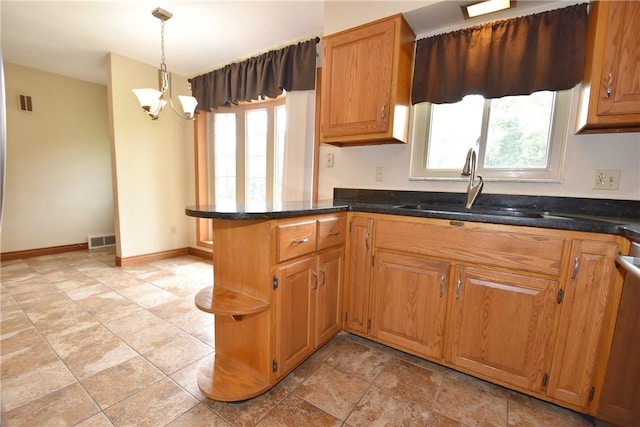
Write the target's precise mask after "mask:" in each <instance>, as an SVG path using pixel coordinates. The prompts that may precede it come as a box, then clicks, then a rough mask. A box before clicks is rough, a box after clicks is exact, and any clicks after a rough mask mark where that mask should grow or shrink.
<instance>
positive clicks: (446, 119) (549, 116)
mask: <svg viewBox="0 0 640 427" xmlns="http://www.w3.org/2000/svg"><path fill="white" fill-rule="evenodd" d="M570 98H571V91H570V90H565V91H559V92H549V91H541V92H535V93H533V94H531V95H521V96H506V97H503V98H496V99H485V98H483V97H482V96H481V95H467V96H465V97H464V98H463V99H462V101H459V102H456V103H451V104H431V103H427V102H422V103H418V104H416V105H414V106H413V138H412V140H413V146H412V153H411V179H412V180H428V179H455V178H461V176H460V172H461V170H462V166H463V165H464V161H465V156H466V153H467V151H468V150H469V149H470V148H473V149H475V150H476V152H477V153H478V167H477V171H478V174H479V175H481V176H482V177H483V178H484V179H485V180H496V181H497V180H504V181H548V182H559V181H560V178H561V172H562V161H563V156H564V147H565V141H566V132H567V122H568V110H569V104H570Z"/></svg>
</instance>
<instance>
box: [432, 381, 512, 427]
mask: <svg viewBox="0 0 640 427" xmlns="http://www.w3.org/2000/svg"><path fill="white" fill-rule="evenodd" d="M433 410H435V411H436V412H439V413H441V414H443V415H445V416H447V417H449V418H453V419H454V420H457V421H460V422H461V423H464V424H468V425H470V426H505V425H506V424H507V398H506V397H503V396H499V395H496V394H493V393H490V392H488V391H486V390H484V389H482V388H480V387H477V386H474V385H472V384H471V383H470V382H468V381H465V380H462V379H459V378H454V377H452V376H448V375H445V376H444V377H443V379H442V384H441V387H440V393H439V394H438V397H437V399H436V401H435V403H434V405H433Z"/></svg>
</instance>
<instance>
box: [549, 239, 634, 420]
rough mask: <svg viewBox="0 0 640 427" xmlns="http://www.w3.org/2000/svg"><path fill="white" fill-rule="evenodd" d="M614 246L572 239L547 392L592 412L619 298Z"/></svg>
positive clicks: (595, 402) (613, 243)
mask: <svg viewBox="0 0 640 427" xmlns="http://www.w3.org/2000/svg"><path fill="white" fill-rule="evenodd" d="M618 250H620V249H619V247H618V245H617V244H616V243H615V242H603V241H592V240H585V239H575V240H573V244H572V247H571V254H570V256H569V260H568V264H569V265H568V271H567V273H568V274H567V279H566V282H565V285H564V298H563V299H564V301H563V303H562V304H563V307H562V316H561V318H560V323H559V325H558V338H557V342H556V348H555V352H554V355H553V363H552V365H551V372H550V377H549V388H548V390H547V394H548V395H549V396H551V397H553V398H555V399H558V400H559V401H562V402H566V403H570V404H572V405H575V406H576V407H579V408H588V409H589V412H590V413H593V412H594V410H595V407H596V404H597V402H598V397H599V396H600V393H601V391H602V390H601V389H602V383H603V381H604V370H605V363H606V360H607V358H608V355H609V348H610V345H611V341H612V336H613V328H614V323H615V318H616V316H617V307H618V303H619V301H620V294H621V289H622V288H621V276H620V274H619V273H618V272H617V270H616V268H615V263H614V261H615V256H616V253H617V252H618Z"/></svg>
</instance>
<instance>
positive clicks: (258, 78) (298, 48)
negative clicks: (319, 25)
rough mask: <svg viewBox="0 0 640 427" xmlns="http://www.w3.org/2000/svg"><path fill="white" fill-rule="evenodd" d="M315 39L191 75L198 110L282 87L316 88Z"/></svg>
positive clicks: (276, 91)
mask: <svg viewBox="0 0 640 427" xmlns="http://www.w3.org/2000/svg"><path fill="white" fill-rule="evenodd" d="M319 40H320V39H318V38H316V39H312V40H309V41H306V42H301V43H298V44H295V45H290V46H287V47H284V48H282V49H279V50H272V51H269V52H267V53H265V54H262V55H259V56H255V57H252V58H249V59H247V60H245V61H242V62H236V63H233V64H229V65H226V66H225V67H223V68H220V69H218V70H214V71H211V72H209V73H207V74H202V75H200V76H197V77H194V78H192V79H190V82H191V91H192V93H193V96H194V97H195V98H196V99H197V100H198V111H209V110H211V109H212V108H217V107H220V106H223V105H232V104H237V103H239V102H242V101H252V100H257V99H261V98H265V97H266V98H275V97H277V96H278V95H280V94H282V90H287V91H294V90H312V89H314V88H315V77H316V43H317V42H318V41H319Z"/></svg>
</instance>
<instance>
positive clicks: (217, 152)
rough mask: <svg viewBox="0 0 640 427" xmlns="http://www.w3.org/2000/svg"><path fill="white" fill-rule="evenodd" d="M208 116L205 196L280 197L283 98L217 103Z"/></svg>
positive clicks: (232, 199)
mask: <svg viewBox="0 0 640 427" xmlns="http://www.w3.org/2000/svg"><path fill="white" fill-rule="evenodd" d="M209 117H210V120H211V124H210V129H212V132H211V134H210V135H209V136H210V138H209V139H210V144H211V146H210V147H209V150H208V151H209V153H210V154H209V156H210V157H209V163H208V164H209V165H210V167H209V180H210V182H211V183H212V185H210V186H209V187H210V194H209V199H210V200H215V203H216V204H223V205H224V204H229V203H233V204H235V203H250V202H258V203H265V202H279V201H281V197H282V173H283V156H284V141H285V136H286V118H287V112H286V106H285V102H284V98H280V99H277V100H272V101H265V102H258V103H248V104H242V105H239V106H234V107H229V108H220V109H218V110H217V111H216V112H212V113H210V114H209ZM211 166H212V167H211Z"/></svg>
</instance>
